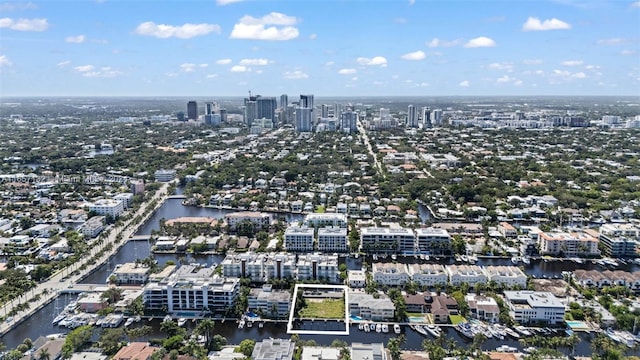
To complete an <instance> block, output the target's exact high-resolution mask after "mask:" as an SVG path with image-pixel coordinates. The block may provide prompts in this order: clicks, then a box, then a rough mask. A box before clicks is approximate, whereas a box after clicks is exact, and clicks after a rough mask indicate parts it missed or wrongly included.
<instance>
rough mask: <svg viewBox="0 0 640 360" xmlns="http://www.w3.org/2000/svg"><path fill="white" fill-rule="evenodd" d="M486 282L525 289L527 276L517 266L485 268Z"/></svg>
mask: <svg viewBox="0 0 640 360" xmlns="http://www.w3.org/2000/svg"><path fill="white" fill-rule="evenodd" d="M483 269H484V273H485V274H486V275H487V279H488V281H495V282H496V283H497V284H502V285H504V286H507V287H511V286H520V287H522V288H526V287H527V275H526V274H525V273H524V272H523V271H522V270H521V269H520V268H519V267H517V266H485V267H484V268H483Z"/></svg>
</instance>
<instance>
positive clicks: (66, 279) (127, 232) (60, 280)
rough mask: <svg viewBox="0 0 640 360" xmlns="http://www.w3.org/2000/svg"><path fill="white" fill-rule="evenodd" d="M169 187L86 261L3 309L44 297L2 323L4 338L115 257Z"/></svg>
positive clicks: (0, 310)
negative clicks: (62, 293) (151, 206)
mask: <svg viewBox="0 0 640 360" xmlns="http://www.w3.org/2000/svg"><path fill="white" fill-rule="evenodd" d="M169 184H170V183H165V184H163V185H162V187H160V189H158V190H157V191H156V193H155V194H154V195H153V197H152V198H151V200H150V201H148V202H145V203H144V204H143V205H142V206H140V208H139V209H138V210H137V211H136V212H135V213H134V214H132V216H130V217H129V220H127V221H126V222H125V223H124V224H122V225H119V226H116V227H115V228H113V229H111V232H110V233H109V236H108V237H107V238H106V239H105V240H104V241H103V242H102V244H100V245H96V246H93V247H92V248H91V250H90V251H89V253H88V254H87V255H86V256H84V257H83V258H82V259H80V261H78V262H77V263H74V264H72V265H70V266H68V267H67V268H65V269H62V270H60V271H58V272H57V273H55V274H54V275H52V276H51V277H50V278H49V279H47V280H46V281H44V282H41V283H39V284H38V285H37V286H36V287H35V288H34V289H31V290H29V291H28V292H27V293H26V294H23V295H22V296H20V297H19V298H17V301H16V302H15V303H14V301H11V302H9V303H6V304H4V305H3V306H2V307H0V314H2V315H4V316H5V317H6V314H8V313H9V312H11V309H13V307H14V306H16V305H17V304H19V303H25V302H28V301H30V300H31V299H32V298H33V297H35V296H37V295H40V299H39V300H37V301H34V302H32V303H29V308H28V309H26V310H23V311H20V312H18V314H16V315H14V316H13V317H12V319H7V320H6V321H3V322H2V323H1V324H0V337H1V336H3V335H4V334H6V333H7V332H9V330H11V329H12V328H13V327H14V326H16V325H17V324H19V323H20V322H22V321H23V320H25V319H27V318H28V317H29V316H31V315H32V314H34V313H35V312H36V311H37V310H38V309H40V308H41V307H43V306H45V305H46V304H48V303H49V302H50V301H52V300H53V299H55V297H56V296H58V291H60V290H62V289H65V288H68V287H69V286H72V285H73V284H75V282H77V281H79V280H80V279H82V278H83V277H85V276H86V275H87V274H89V273H91V272H92V271H93V270H94V269H95V268H97V267H99V266H100V265H102V264H103V263H104V262H106V261H107V259H108V258H109V257H111V256H113V254H115V253H116V252H117V251H118V249H119V248H120V246H122V245H124V244H125V243H126V242H127V241H128V239H129V238H130V237H131V236H132V235H133V234H134V233H135V232H136V231H137V230H138V227H139V226H141V225H142V224H144V223H145V221H147V219H148V218H149V217H150V216H151V215H152V214H153V212H154V211H149V213H148V214H147V216H145V217H144V218H143V219H142V221H140V222H139V223H138V224H132V222H133V219H135V218H136V217H137V216H142V215H143V214H144V212H145V211H146V210H147V208H148V206H149V204H150V203H152V202H153V201H154V200H158V201H157V203H156V206H155V209H157V208H159V207H160V206H161V205H162V204H163V203H164V201H165V200H166V199H167V198H168V197H169V196H168V194H167V189H168V187H169ZM155 209H154V210H155ZM118 235H122V237H121V239H122V240H121V241H120V243H117V244H116V238H117V237H118ZM108 244H113V245H114V246H113V247H112V249H111V250H108V251H105V252H104V254H103V255H102V256H101V257H100V258H99V259H98V260H97V261H94V262H91V263H89V259H91V258H92V257H93V256H94V255H95V254H97V253H99V252H100V251H101V250H104V249H105V247H106V246H107V245H108ZM83 264H84V265H86V267H85V268H84V270H81V271H79V273H78V274H77V275H71V276H69V274H71V273H73V272H74V271H75V270H77V269H80V267H81V266H82V265H83ZM45 321H46V320H45Z"/></svg>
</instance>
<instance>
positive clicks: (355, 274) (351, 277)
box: [347, 270, 367, 289]
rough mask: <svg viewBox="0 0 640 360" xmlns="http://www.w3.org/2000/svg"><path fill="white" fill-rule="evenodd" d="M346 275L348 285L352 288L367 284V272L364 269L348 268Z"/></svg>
mask: <svg viewBox="0 0 640 360" xmlns="http://www.w3.org/2000/svg"><path fill="white" fill-rule="evenodd" d="M347 277H348V282H349V287H350V288H352V289H356V288H363V287H365V286H367V274H366V272H365V271H364V270H349V272H348V275H347Z"/></svg>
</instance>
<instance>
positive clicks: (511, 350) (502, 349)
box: [496, 345, 518, 353]
mask: <svg viewBox="0 0 640 360" xmlns="http://www.w3.org/2000/svg"><path fill="white" fill-rule="evenodd" d="M496 351H497V352H508V353H514V352H516V351H518V348H515V347H513V346H509V345H500V346H498V347H497V348H496Z"/></svg>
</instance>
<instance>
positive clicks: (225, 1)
mask: <svg viewBox="0 0 640 360" xmlns="http://www.w3.org/2000/svg"><path fill="white" fill-rule="evenodd" d="M241 1H244V0H216V4H218V5H221V6H224V5H229V4H233V3H239V2H241Z"/></svg>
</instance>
